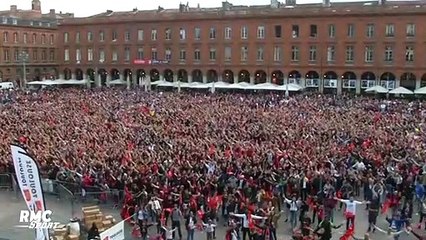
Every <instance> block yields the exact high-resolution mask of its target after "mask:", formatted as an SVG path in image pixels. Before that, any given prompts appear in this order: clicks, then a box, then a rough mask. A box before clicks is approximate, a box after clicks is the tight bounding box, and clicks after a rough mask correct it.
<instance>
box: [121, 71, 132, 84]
mask: <svg viewBox="0 0 426 240" xmlns="http://www.w3.org/2000/svg"><path fill="white" fill-rule="evenodd" d="M123 77H124V79H123V80H124V81H127V78H129V81H130V82H132V81H133V72H132V70H131V69H129V68H126V69H124V72H123Z"/></svg>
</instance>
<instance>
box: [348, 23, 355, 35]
mask: <svg viewBox="0 0 426 240" xmlns="http://www.w3.org/2000/svg"><path fill="white" fill-rule="evenodd" d="M353 37H355V25H353V24H352V23H350V24H348V38H353Z"/></svg>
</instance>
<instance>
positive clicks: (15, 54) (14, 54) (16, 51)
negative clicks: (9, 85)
mask: <svg viewBox="0 0 426 240" xmlns="http://www.w3.org/2000/svg"><path fill="white" fill-rule="evenodd" d="M13 59H14V60H15V62H17V61H19V49H15V51H13Z"/></svg>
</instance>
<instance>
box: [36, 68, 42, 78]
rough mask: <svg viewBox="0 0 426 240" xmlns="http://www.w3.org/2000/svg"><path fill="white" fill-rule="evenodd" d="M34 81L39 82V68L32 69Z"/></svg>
mask: <svg viewBox="0 0 426 240" xmlns="http://www.w3.org/2000/svg"><path fill="white" fill-rule="evenodd" d="M34 80H35V81H40V80H42V79H41V70H40V68H36V69H34Z"/></svg>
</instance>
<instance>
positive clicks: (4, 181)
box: [0, 173, 13, 190]
mask: <svg viewBox="0 0 426 240" xmlns="http://www.w3.org/2000/svg"><path fill="white" fill-rule="evenodd" d="M0 189H7V190H13V176H12V175H11V174H8V173H2V174H0Z"/></svg>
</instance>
